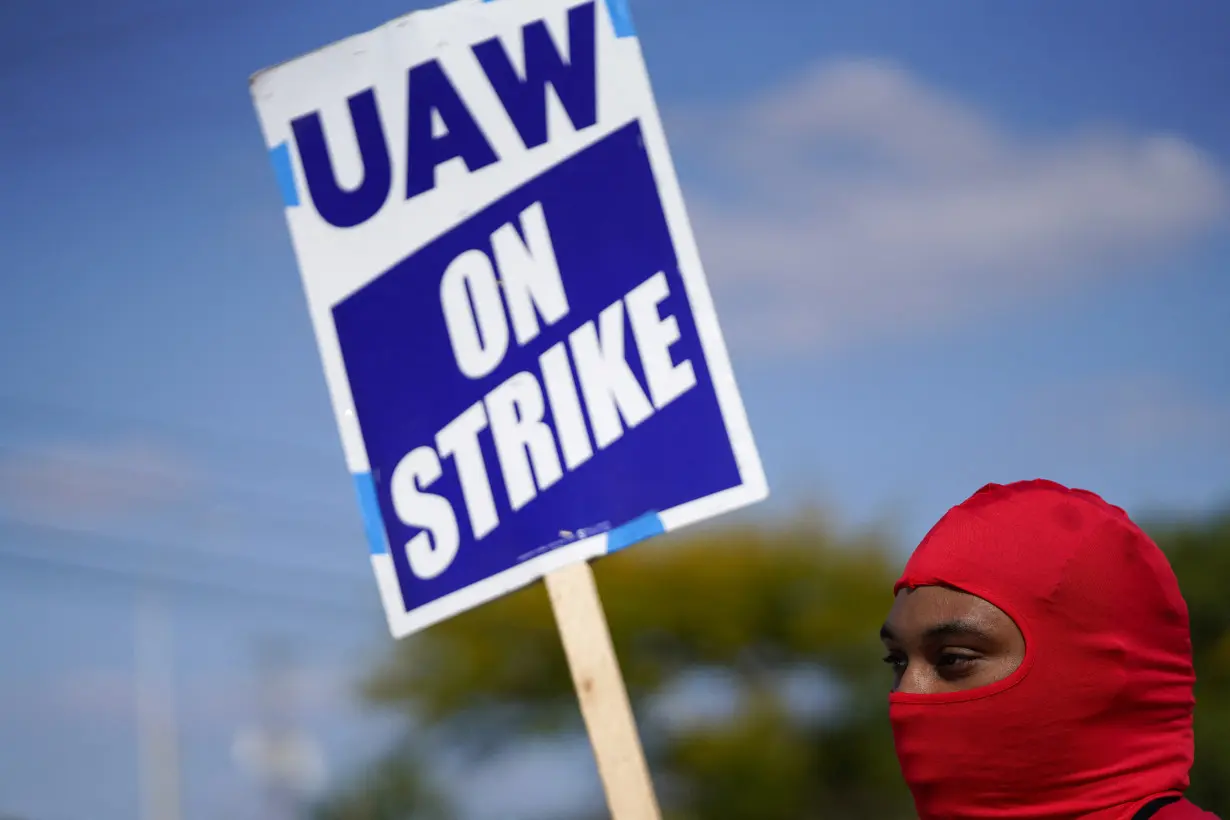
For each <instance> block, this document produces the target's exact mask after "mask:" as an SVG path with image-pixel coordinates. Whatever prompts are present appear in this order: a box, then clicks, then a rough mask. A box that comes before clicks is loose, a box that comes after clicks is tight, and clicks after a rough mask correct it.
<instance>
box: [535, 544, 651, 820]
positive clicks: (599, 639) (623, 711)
mask: <svg viewBox="0 0 1230 820" xmlns="http://www.w3.org/2000/svg"><path fill="white" fill-rule="evenodd" d="M546 583H547V593H548V594H549V595H550V596H551V608H552V609H553V610H554V611H555V623H556V625H557V626H558V627H559V634H560V638H561V640H562V641H563V643H564V654H565V655H567V657H568V667H569V668H570V669H571V670H572V682H573V685H575V686H576V690H577V699H578V700H580V702H581V714H582V715H583V716H584V718H585V728H586V729H587V730H588V732H589V741H590V745H592V746H593V749H594V757H595V758H596V759H597V761H598V774H599V775H600V776H601V778H602V786H603V788H604V789H605V790H606V802H607V806H608V807H609V808H610V810H611V817H612V820H660V818H661V816H662V815H661V811H660V810H659V809H658V799H657V797H656V796H655V795H654V790H653V781H652V780H651V779H650V777H649V767H648V765H646V763H645V752H644V750H643V749H642V748H641V738H640V735H638V734H637V731H636V721H635V719H634V718H633V716H632V706H631V704H630V703H629V702H628V690H627V689H626V688H625V687H624V679H623V675H622V674H621V673H620V671H619V661H618V660H617V659H616V657H615V647H614V645H613V644H612V643H611V631H610V629H609V628H608V627H607V623H606V614H605V613H604V612H603V611H602V601H601V599H599V597H598V587H597V585H596V584H595V583H594V573H593V570H592V569H590V566H589V563H588V562H585V561H582V562H580V563H577V564H571V565H569V566H566V567H564V568H563V569H558V570H556V571H554V572H552V573H549V574H548V575H547V576H546Z"/></svg>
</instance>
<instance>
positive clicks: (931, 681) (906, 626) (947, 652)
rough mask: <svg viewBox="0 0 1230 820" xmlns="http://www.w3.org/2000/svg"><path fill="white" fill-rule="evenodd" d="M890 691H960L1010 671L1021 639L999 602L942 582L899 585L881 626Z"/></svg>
mask: <svg viewBox="0 0 1230 820" xmlns="http://www.w3.org/2000/svg"><path fill="white" fill-rule="evenodd" d="M880 639H881V640H882V641H883V642H884V648H885V650H886V653H887V654H886V655H885V658H884V660H885V662H886V663H887V664H889V666H891V667H892V670H893V691H894V692H901V693H903V694H916V695H926V694H938V693H941V692H960V691H964V690H967V689H975V688H977V687H979V686H986V685H988V684H991V683H995V682H996V681H999V680H1003V679H1004V678H1006V677H1008V676H1009V675H1011V674H1012V673H1013V672H1014V671H1016V669H1017V668H1018V667H1019V666H1020V665H1021V661H1023V660H1024V659H1025V638H1024V636H1023V635H1022V634H1021V630H1020V629H1018V628H1017V626H1016V624H1015V623H1013V621H1012V619H1011V618H1009V617H1008V615H1007V614H1005V613H1004V611H1003V610H1001V609H1000V608H999V607H997V606H995V605H994V604H991V603H989V602H987V601H984V600H983V599H982V598H978V597H976V596H973V595H968V594H966V593H964V592H958V591H956V590H953V589H948V588H946V587H919V588H918V589H914V590H908V589H903V590H901V592H899V593H898V594H897V598H896V600H895V601H894V602H893V608H892V610H890V611H889V613H888V620H886V621H885V622H884V628H883V629H882V630H881V631H880Z"/></svg>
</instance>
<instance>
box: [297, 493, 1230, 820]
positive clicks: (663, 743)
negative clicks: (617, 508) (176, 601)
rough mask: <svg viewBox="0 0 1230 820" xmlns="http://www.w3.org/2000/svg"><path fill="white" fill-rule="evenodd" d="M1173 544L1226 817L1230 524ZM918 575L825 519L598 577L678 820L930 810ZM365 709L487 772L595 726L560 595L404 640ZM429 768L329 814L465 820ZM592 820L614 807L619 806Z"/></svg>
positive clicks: (409, 756)
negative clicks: (920, 777)
mask: <svg viewBox="0 0 1230 820" xmlns="http://www.w3.org/2000/svg"><path fill="white" fill-rule="evenodd" d="M1154 533H1155V535H1156V537H1157V538H1158V540H1159V543H1160V544H1161V545H1162V546H1163V548H1164V549H1165V550H1166V551H1167V552H1168V554H1169V555H1170V557H1171V560H1172V562H1173V564H1174V567H1175V570H1176V572H1177V574H1178V575H1179V579H1180V583H1181V584H1182V586H1183V589H1184V592H1185V594H1186V596H1187V599H1188V603H1189V607H1190V610H1191V617H1192V634H1193V645H1194V649H1195V653H1196V663H1197V669H1198V673H1199V675H1200V683H1199V686H1198V692H1197V696H1198V699H1199V705H1198V709H1197V723H1196V725H1197V735H1198V738H1197V742H1198V749H1199V751H1198V762H1197V766H1196V770H1195V773H1194V783H1193V788H1192V791H1191V796H1192V797H1193V798H1194V799H1196V800H1197V801H1198V802H1200V803H1201V804H1202V805H1204V806H1205V807H1206V808H1208V809H1210V810H1213V811H1217V812H1219V813H1221V814H1223V816H1225V815H1226V814H1227V812H1228V811H1230V596H1227V594H1226V581H1227V580H1228V579H1230V517H1223V518H1220V519H1217V520H1214V521H1210V522H1199V523H1192V524H1186V525H1178V524H1168V525H1165V526H1160V527H1157V528H1154ZM900 563H901V559H900V558H899V557H898V554H897V553H895V552H894V551H892V550H891V548H890V547H889V544H888V542H887V539H884V538H880V537H876V536H858V537H842V536H839V535H838V534H837V533H835V532H834V531H833V530H832V529H830V528H827V527H826V526H824V525H823V523H821V522H819V521H817V520H814V519H808V520H800V521H797V522H795V523H793V524H791V525H789V526H784V527H779V528H768V529H754V528H735V529H729V530H725V531H714V532H700V533H697V534H692V535H690V536H688V537H685V538H678V539H663V541H662V542H661V543H656V544H654V545H653V546H652V547H650V548H640V549H633V550H629V551H627V552H624V553H621V554H619V555H615V556H612V557H610V558H606V559H604V560H602V561H600V562H598V563H597V564H596V567H595V571H596V574H597V576H598V583H599V586H600V589H601V592H602V596H603V601H604V603H605V606H606V609H607V615H608V619H609V621H610V625H611V631H612V635H613V637H614V641H615V645H616V649H617V650H618V652H619V657H620V661H621V664H622V667H623V671H624V675H625V679H626V680H627V683H628V687H629V694H630V695H631V697H632V702H633V707H634V709H635V710H636V712H637V715H638V721H639V723H640V727H641V731H642V734H643V737H644V740H645V745H646V751H647V753H648V755H649V757H650V765H651V768H652V770H653V772H654V777H655V781H656V782H657V785H658V788H659V793H660V796H661V799H662V802H663V805H664V811H665V812H666V814H667V817H669V818H671V820H813V818H814V819H815V820H819V818H825V820H847V819H848V820H856V819H857V820H866V818H882V819H883V820H892V818H908V817H912V816H913V812H912V807H911V803H910V799H909V794H908V792H907V791H906V789H905V786H904V784H903V783H902V780H901V776H900V773H899V772H898V769H897V765H896V760H895V758H894V755H893V746H892V737H891V733H890V730H889V727H888V719H887V702H886V697H885V694H886V689H887V686H888V681H889V675H888V672H887V671H886V670H885V669H884V668H883V664H882V663H881V654H882V651H881V647H880V644H879V640H878V629H879V626H880V624H881V622H882V620H883V618H884V615H885V613H886V612H887V609H888V607H889V605H890V603H891V600H890V598H891V592H890V590H891V585H892V581H893V580H894V579H895V577H896V570H897V569H898V567H899V565H900ZM705 692H708V693H710V694H712V693H714V692H720V693H721V694H722V695H723V698H722V700H723V702H725V703H728V704H730V708H727V709H724V710H722V711H721V713H720V714H716V715H715V714H712V713H710V714H707V715H705V716H704V718H703V719H699V718H698V719H684V718H685V717H686V716H685V715H683V714H673V713H674V712H676V711H679V712H686V711H687V705H688V701H689V698H690V697H691V698H695V697H700V696H702V695H703V694H704V693H705ZM364 695H365V697H366V698H367V699H368V700H369V701H370V702H371V703H372V704H373V705H375V706H378V707H384V708H390V709H393V710H395V711H397V712H400V713H402V714H403V715H404V716H405V717H406V719H407V725H408V726H409V725H413V727H414V729H413V731H414V732H416V733H418V734H420V735H427V736H430V737H432V738H433V740H434V741H438V742H440V743H444V744H447V745H448V746H449V747H450V748H457V749H463V750H465V751H466V753H468V754H472V755H474V756H475V759H476V760H477V759H481V757H482V756H483V755H486V754H490V753H492V752H498V751H502V750H507V749H509V748H511V747H513V746H514V745H515V744H516V743H518V742H521V741H524V740H526V739H528V738H531V737H534V736H542V735H552V736H554V735H560V734H565V733H569V732H580V731H582V728H581V724H580V718H579V714H578V710H577V705H576V700H575V695H574V694H573V691H572V688H571V681H570V678H569V675H568V670H567V666H566V662H565V659H564V655H563V651H562V649H561V647H560V643H559V638H558V636H557V634H556V630H555V625H554V622H553V620H552V616H551V611H550V606H549V603H548V601H547V596H546V593H545V590H544V589H543V587H542V585H541V584H536V585H534V586H532V587H530V588H528V589H524V590H521V591H520V592H518V593H516V594H514V595H510V596H508V597H506V598H503V599H500V600H498V601H496V602H494V603H492V604H489V605H487V606H483V607H480V608H479V609H477V610H473V611H471V612H468V613H466V614H464V615H462V616H460V617H457V618H454V619H452V620H450V621H447V622H445V623H443V624H440V625H439V626H436V627H433V628H432V629H430V630H427V631H426V632H424V633H423V634H421V635H418V636H416V637H415V638H413V639H410V640H406V641H402V642H400V643H398V644H397V645H396V647H395V649H394V651H393V652H392V653H391V655H390V657H389V658H388V660H387V661H386V662H385V663H384V664H383V666H382V667H381V668H380V669H378V670H377V671H376V672H375V673H374V674H373V676H372V678H371V680H370V682H369V685H368V687H367V689H366V691H365V693H364ZM407 731H410V730H409V729H408V730H407ZM415 765H416V758H415V756H414V755H413V753H412V752H410V751H408V750H407V749H405V748H399V749H397V750H394V751H393V752H392V753H391V754H390V756H389V758H388V759H387V760H385V761H384V762H383V763H381V764H379V765H378V766H377V767H375V768H374V769H373V774H372V776H370V777H368V778H366V779H364V780H362V781H361V782H358V783H356V784H354V785H353V786H352V787H351V789H350V790H348V791H343V792H342V793H340V794H338V795H337V796H335V797H334V798H333V799H332V800H331V801H330V802H329V804H328V805H327V806H326V807H324V808H322V810H321V812H320V813H319V815H318V817H319V820H398V819H399V818H403V817H406V818H408V817H415V818H419V817H422V818H429V820H437V818H439V819H440V820H443V818H446V817H448V816H450V815H449V809H448V806H447V805H446V804H445V803H444V802H443V800H442V799H441V798H439V797H438V795H437V794H435V793H434V792H433V791H432V790H431V788H430V784H429V783H427V781H426V780H425V779H424V778H425V777H426V775H424V774H423V769H421V768H419V769H415V768H414V767H415ZM549 787H550V786H549V784H544V788H549ZM424 800H426V802H422V801H424ZM416 801H419V802H416ZM590 816H592V817H603V816H605V813H604V811H603V810H602V807H600V806H599V807H595V809H594V812H593V813H592V814H591V815H590Z"/></svg>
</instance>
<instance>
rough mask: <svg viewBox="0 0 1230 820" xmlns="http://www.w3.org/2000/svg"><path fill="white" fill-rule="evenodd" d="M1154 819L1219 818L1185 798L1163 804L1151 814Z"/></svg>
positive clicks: (1211, 819)
mask: <svg viewBox="0 0 1230 820" xmlns="http://www.w3.org/2000/svg"><path fill="white" fill-rule="evenodd" d="M1153 818H1154V820H1219V818H1218V817H1217V815H1216V814H1212V813H1210V812H1207V811H1204V810H1202V809H1200V808H1198V807H1197V806H1195V805H1193V804H1192V803H1189V802H1188V801H1186V800H1180V801H1179V802H1178V803H1171V804H1170V805H1169V806H1164V807H1163V808H1162V810H1161V811H1159V812H1158V813H1157V814H1155V815H1153Z"/></svg>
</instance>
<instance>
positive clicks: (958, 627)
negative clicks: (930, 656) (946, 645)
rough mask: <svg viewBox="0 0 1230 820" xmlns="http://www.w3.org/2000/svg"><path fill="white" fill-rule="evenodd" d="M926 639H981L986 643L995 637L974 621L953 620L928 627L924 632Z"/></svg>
mask: <svg viewBox="0 0 1230 820" xmlns="http://www.w3.org/2000/svg"><path fill="white" fill-rule="evenodd" d="M923 637H924V638H930V639H934V638H980V639H982V640H984V641H989V640H992V639H993V637H994V636H993V635H991V633H990V632H988V631H987V630H986V629H984V628H983V627H982V626H981V625H979V624H976V623H974V622H973V621H964V620H960V619H958V620H953V621H944V622H943V623H939V624H936V625H935V626H932V627H928V628H927V630H926V631H925V632H923Z"/></svg>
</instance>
